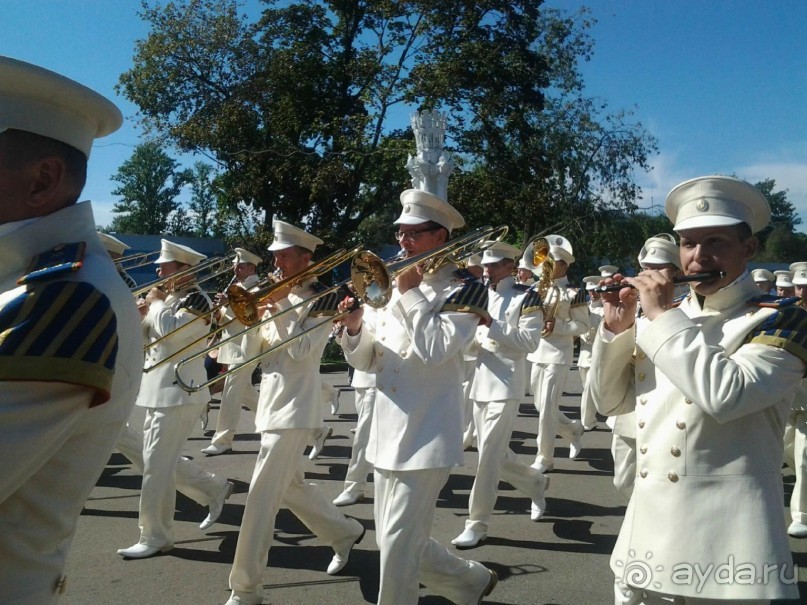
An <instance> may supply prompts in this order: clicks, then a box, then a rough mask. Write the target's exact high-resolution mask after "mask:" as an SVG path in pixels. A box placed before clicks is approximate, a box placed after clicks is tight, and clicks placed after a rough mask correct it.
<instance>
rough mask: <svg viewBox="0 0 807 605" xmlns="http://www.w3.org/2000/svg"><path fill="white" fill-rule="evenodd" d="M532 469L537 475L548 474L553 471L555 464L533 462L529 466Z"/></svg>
mask: <svg viewBox="0 0 807 605" xmlns="http://www.w3.org/2000/svg"><path fill="white" fill-rule="evenodd" d="M530 466H531V467H532V468H534V469H535V470H536V471H538V472H539V473H544V474H546V473H548V472H549V471H551V470H554V469H555V464H554V463H552V462H548V463H547V462H533V463H532V464H530Z"/></svg>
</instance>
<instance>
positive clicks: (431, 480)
mask: <svg viewBox="0 0 807 605" xmlns="http://www.w3.org/2000/svg"><path fill="white" fill-rule="evenodd" d="M450 472H451V469H450V468H432V469H423V470H415V471H390V470H385V469H379V468H377V469H376V470H375V522H376V541H377V542H378V548H379V550H380V555H381V557H380V559H381V574H380V575H381V582H380V586H379V590H378V605H416V604H417V602H418V593H419V586H418V584H419V583H422V584H424V585H425V586H426V587H427V588H429V589H430V590H432V591H434V592H435V593H437V594H439V595H442V596H444V597H446V598H447V599H449V600H451V601H453V602H454V603H470V602H471V599H472V598H474V597H475V596H476V597H478V596H479V594H480V593H481V591H482V590H483V589H484V588H485V586H487V584H488V582H489V581H490V574H489V573H488V571H487V569H486V568H485V567H484V566H483V565H482V564H481V563H477V562H476V561H468V560H466V559H463V558H461V557H458V556H457V555H455V554H454V553H453V552H451V551H449V550H448V549H447V548H446V547H445V546H443V545H442V544H440V543H439V542H437V541H435V540H433V539H432V538H430V537H429V534H430V533H431V528H432V522H433V521H434V511H435V507H436V504H437V497H438V495H439V494H440V490H441V489H442V487H443V485H445V482H446V481H447V480H448V476H449V474H450Z"/></svg>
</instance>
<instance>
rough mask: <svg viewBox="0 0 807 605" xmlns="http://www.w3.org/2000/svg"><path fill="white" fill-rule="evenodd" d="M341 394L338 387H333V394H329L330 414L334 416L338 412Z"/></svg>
mask: <svg viewBox="0 0 807 605" xmlns="http://www.w3.org/2000/svg"><path fill="white" fill-rule="evenodd" d="M341 394H342V391H340V390H339V389H334V390H333V394H332V395H331V416H336V414H337V413H338V412H339V395H341Z"/></svg>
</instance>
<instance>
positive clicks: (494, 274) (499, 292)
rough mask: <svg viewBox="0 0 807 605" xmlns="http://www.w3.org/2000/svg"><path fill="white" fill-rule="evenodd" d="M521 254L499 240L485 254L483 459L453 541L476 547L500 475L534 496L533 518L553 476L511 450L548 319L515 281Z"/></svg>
mask: <svg viewBox="0 0 807 605" xmlns="http://www.w3.org/2000/svg"><path fill="white" fill-rule="evenodd" d="M520 255H521V250H519V249H518V248H516V247H515V246H511V245H510V244H506V243H504V242H497V243H493V244H492V245H490V246H489V247H488V248H486V249H485V251H484V253H483V254H482V266H483V267H484V269H485V280H486V282H487V284H488V293H487V294H488V296H487V305H486V307H487V311H488V313H489V314H490V320H489V321H486V322H485V324H484V325H480V326H479V327H478V328H477V329H476V337H475V339H476V342H477V343H478V345H479V354H478V356H477V361H476V373H475V375H474V379H473V384H472V386H471V392H470V398H471V400H472V401H473V402H474V403H473V406H474V407H473V410H474V424H475V425H476V430H477V448H478V450H479V460H478V463H477V470H476V477H475V479H474V484H473V487H472V488H471V495H470V498H469V500H468V519H467V520H466V521H465V529H464V530H463V531H462V533H460V535H459V536H457V537H456V538H454V539H453V540H452V541H451V543H452V544H454V545H455V546H457V547H458V548H471V547H473V546H476V545H477V544H478V543H479V542H480V541H483V540H485V539H486V538H487V535H488V525H489V523H490V520H491V517H492V516H493V507H494V505H495V504H496V497H497V495H498V486H499V477H500V476H501V478H502V479H503V480H504V481H507V482H508V483H511V484H512V485H513V486H514V487H515V488H516V489H518V490H519V491H521V492H523V493H524V494H526V495H527V497H528V498H530V500H531V509H530V518H531V519H532V520H533V521H538V520H539V519H540V518H541V517H542V516H543V514H544V511H545V510H546V499H545V497H544V491H545V489H546V487H547V485H548V483H549V479H548V478H547V477H546V476H545V475H544V474H543V473H540V472H538V471H537V470H535V469H534V468H532V467H530V466H528V465H526V464H524V463H523V462H521V461H520V460H519V459H518V457H517V456H516V455H515V453H513V451H512V450H511V449H510V436H511V434H512V432H513V423H514V422H515V419H516V416H517V415H518V402H519V400H520V399H521V397H523V393H524V386H525V384H526V382H527V376H526V374H527V372H526V367H525V365H524V359H525V358H526V357H527V353H530V352H532V351H534V350H535V348H536V347H537V346H538V341H539V340H540V338H541V328H542V327H543V323H544V322H543V313H542V310H541V298H540V296H539V295H538V293H537V292H536V291H534V290H531V289H530V288H529V287H528V286H524V285H521V284H516V283H515V279H514V277H513V267H514V265H515V259H516V258H517V257H519V256H520Z"/></svg>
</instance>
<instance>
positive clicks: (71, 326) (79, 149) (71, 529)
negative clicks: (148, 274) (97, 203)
mask: <svg viewBox="0 0 807 605" xmlns="http://www.w3.org/2000/svg"><path fill="white" fill-rule="evenodd" d="M121 122H122V116H121V113H120V111H118V109H117V107H115V106H114V105H113V104H112V103H111V102H110V101H108V100H107V99H106V98H104V97H102V96H101V95H99V94H97V93H96V92H94V91H92V90H90V89H88V88H85V87H84V86H82V85H80V84H78V83H77V82H74V81H73V80H69V79H68V78H65V77H63V76H61V75H59V74H56V73H54V72H51V71H48V70H46V69H43V68H41V67H38V66H35V65H32V64H30V63H25V62H23V61H18V60H16V59H11V58H9V57H0V199H1V200H2V202H0V258H2V262H0V334H1V335H2V336H0V381H2V388H0V536H2V539H0V600H2V601H3V602H4V603H15V604H17V605H27V604H31V605H33V604H36V605H43V604H45V605H48V604H53V603H56V602H57V600H58V598H59V593H61V592H63V590H64V587H65V577H64V576H63V572H64V566H65V561H66V559H67V555H68V552H69V550H70V544H71V541H72V538H73V534H74V533H75V528H76V521H77V519H78V516H79V514H80V513H81V509H82V506H83V505H84V503H85V502H86V500H87V497H88V496H89V494H90V491H91V490H92V488H93V486H94V485H95V482H96V481H97V479H98V477H99V475H100V474H101V471H102V470H103V468H104V464H106V461H107V460H108V457H109V453H110V452H111V451H112V446H113V445H114V443H115V438H116V437H117V434H118V431H119V430H120V427H121V426H122V425H123V423H124V422H125V420H126V417H127V415H128V414H129V410H130V409H131V407H132V405H133V404H134V401H135V397H136V396H137V389H138V387H139V385H140V374H141V371H142V350H143V349H142V347H143V343H142V339H141V336H140V330H139V328H138V321H137V319H138V316H137V310H136V308H135V304H134V301H133V299H132V294H131V292H130V290H129V289H128V288H127V287H126V286H125V285H124V284H123V282H121V280H120V277H119V276H118V273H117V270H116V268H115V265H114V263H113V262H112V261H111V259H110V258H109V255H108V253H107V252H106V250H105V249H104V247H103V245H102V243H101V240H100V239H99V237H98V235H97V233H96V231H95V219H94V218H93V212H92V206H91V204H90V203H89V202H81V203H77V200H78V197H79V195H80V194H81V191H82V189H83V188H84V183H85V178H86V171H87V162H88V158H89V156H90V150H91V148H92V144H93V140H94V139H95V138H98V137H103V136H105V135H107V134H110V133H112V132H114V131H115V130H117V129H118V128H119V127H120V125H121Z"/></svg>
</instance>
